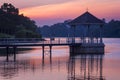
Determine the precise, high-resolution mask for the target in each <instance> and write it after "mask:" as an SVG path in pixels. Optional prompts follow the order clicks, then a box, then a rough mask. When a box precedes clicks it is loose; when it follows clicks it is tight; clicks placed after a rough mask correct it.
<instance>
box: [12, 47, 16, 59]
mask: <svg viewBox="0 0 120 80" xmlns="http://www.w3.org/2000/svg"><path fill="white" fill-rule="evenodd" d="M13 51H14V61H16V46H14V47H13Z"/></svg>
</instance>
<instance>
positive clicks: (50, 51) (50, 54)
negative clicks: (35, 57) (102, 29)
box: [49, 46, 52, 61]
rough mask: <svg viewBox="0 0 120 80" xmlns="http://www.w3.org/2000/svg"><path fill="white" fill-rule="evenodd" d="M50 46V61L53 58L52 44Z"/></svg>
mask: <svg viewBox="0 0 120 80" xmlns="http://www.w3.org/2000/svg"><path fill="white" fill-rule="evenodd" d="M49 47H50V61H51V59H52V46H49Z"/></svg>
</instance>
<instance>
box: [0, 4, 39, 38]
mask: <svg viewBox="0 0 120 80" xmlns="http://www.w3.org/2000/svg"><path fill="white" fill-rule="evenodd" d="M8 37H13V38H41V35H40V34H39V33H38V32H37V25H36V24H35V21H33V20H31V19H30V18H29V17H26V16H24V15H23V14H19V9H18V8H15V7H14V6H13V5H12V4H9V3H4V4H3V5H2V6H1V8H0V38H8Z"/></svg>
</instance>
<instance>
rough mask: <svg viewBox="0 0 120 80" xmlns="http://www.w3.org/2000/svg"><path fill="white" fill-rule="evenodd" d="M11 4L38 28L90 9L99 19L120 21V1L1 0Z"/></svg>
mask: <svg viewBox="0 0 120 80" xmlns="http://www.w3.org/2000/svg"><path fill="white" fill-rule="evenodd" d="M4 2H9V3H12V4H13V5H15V7H18V8H20V14H21V13H23V14H24V15H25V16H28V17H30V18H32V19H33V20H35V21H36V23H37V25H38V26H42V25H52V24H54V23H57V22H63V21H64V20H67V19H74V18H76V17H77V16H79V15H81V14H82V13H84V12H85V11H86V9H87V8H88V9H89V12H91V13H92V14H94V15H95V16H97V17H98V18H100V19H102V18H106V20H111V19H117V20H120V10H119V9H120V0H17V1H16V0H0V5H2V4H3V3H4Z"/></svg>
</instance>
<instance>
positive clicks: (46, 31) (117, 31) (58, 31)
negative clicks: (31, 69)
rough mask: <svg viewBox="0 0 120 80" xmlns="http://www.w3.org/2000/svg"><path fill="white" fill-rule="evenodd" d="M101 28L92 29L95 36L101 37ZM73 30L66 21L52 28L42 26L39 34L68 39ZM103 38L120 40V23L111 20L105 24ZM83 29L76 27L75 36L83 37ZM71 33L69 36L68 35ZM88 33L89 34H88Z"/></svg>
mask: <svg viewBox="0 0 120 80" xmlns="http://www.w3.org/2000/svg"><path fill="white" fill-rule="evenodd" d="M99 29H100V28H99V27H97V26H96V27H95V26H93V27H91V28H90V30H91V32H92V35H93V36H96V37H99V31H100V30H99ZM72 31H73V30H72V29H71V28H69V27H68V26H66V21H65V22H63V23H57V24H54V25H52V26H48V25H45V26H42V27H40V28H39V32H41V34H42V36H44V37H67V36H72ZM102 31H103V32H102V35H103V37H115V38H120V21H118V20H111V21H110V22H108V23H105V25H104V26H103V30H102ZM82 32H83V27H76V30H75V35H76V36H77V37H80V36H82ZM68 33H69V34H68ZM86 33H87V32H86Z"/></svg>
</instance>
